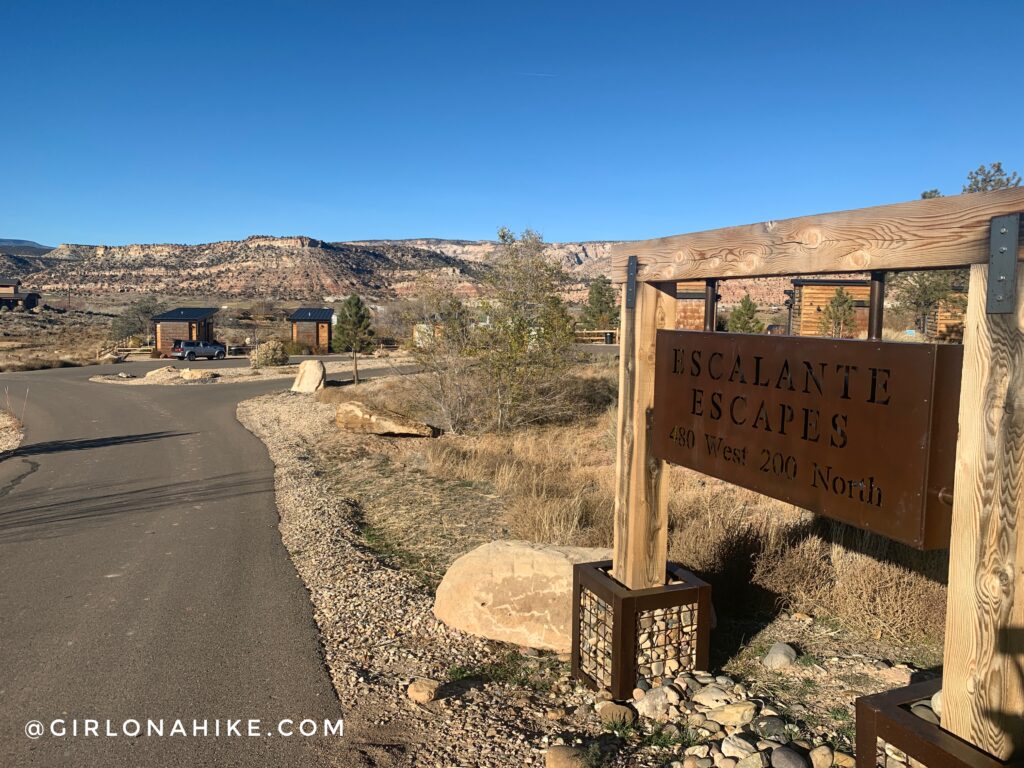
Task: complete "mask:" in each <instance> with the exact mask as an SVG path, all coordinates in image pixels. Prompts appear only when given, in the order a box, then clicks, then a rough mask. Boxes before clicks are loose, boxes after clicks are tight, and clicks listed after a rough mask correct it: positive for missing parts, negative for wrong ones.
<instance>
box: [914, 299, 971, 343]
mask: <svg viewBox="0 0 1024 768" xmlns="http://www.w3.org/2000/svg"><path fill="white" fill-rule="evenodd" d="M966 300H967V297H966V296H964V295H963V294H962V293H961V294H960V296H959V300H958V299H957V298H955V297H954V298H953V300H952V301H946V300H942V301H940V302H939V303H938V304H937V305H936V307H935V309H933V310H932V311H931V313H930V314H929V315H928V319H927V320H926V321H925V326H924V335H925V338H927V339H928V341H942V342H946V343H948V344H963V341H964V313H965V305H966V303H967V301H966Z"/></svg>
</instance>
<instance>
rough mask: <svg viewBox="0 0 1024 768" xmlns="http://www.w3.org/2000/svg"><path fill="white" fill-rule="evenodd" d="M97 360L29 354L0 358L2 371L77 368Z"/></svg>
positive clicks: (92, 363)
mask: <svg viewBox="0 0 1024 768" xmlns="http://www.w3.org/2000/svg"><path fill="white" fill-rule="evenodd" d="M96 362H97V361H96V360H95V358H92V357H49V356H44V355H36V354H29V355H25V356H21V355H8V356H5V357H4V359H2V360H0V373H20V372H22V371H42V370H47V369H49V368H77V367H79V366H82V365H94V364H95V363H96Z"/></svg>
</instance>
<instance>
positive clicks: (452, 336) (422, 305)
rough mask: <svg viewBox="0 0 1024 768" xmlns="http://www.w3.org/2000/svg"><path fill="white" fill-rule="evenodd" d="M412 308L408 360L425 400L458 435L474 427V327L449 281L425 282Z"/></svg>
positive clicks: (409, 321) (432, 279) (446, 426)
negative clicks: (420, 376) (421, 380)
mask: <svg viewBox="0 0 1024 768" xmlns="http://www.w3.org/2000/svg"><path fill="white" fill-rule="evenodd" d="M418 285H419V291H418V293H417V295H416V297H415V298H414V300H413V301H412V303H411V305H410V309H411V313H410V315H409V320H408V323H409V325H410V326H411V328H412V335H413V343H412V349H411V352H412V356H413V359H414V360H415V361H416V363H417V364H418V365H419V367H420V369H421V370H423V372H424V373H425V374H427V376H426V389H427V391H426V393H425V394H426V396H427V399H428V400H429V402H430V403H432V404H433V405H434V406H435V407H436V408H437V409H438V411H439V414H438V415H439V416H440V417H441V419H442V421H443V423H444V426H445V428H446V429H447V430H449V431H451V432H454V433H460V432H464V431H465V430H466V429H467V427H469V426H471V425H472V423H473V413H474V407H473V406H474V402H475V399H476V395H477V390H476V387H475V379H476V368H477V362H476V360H475V359H474V355H473V353H474V348H473V342H474V338H473V334H474V323H473V318H472V316H471V315H470V312H469V310H468V309H467V308H466V305H465V304H464V303H463V302H462V300H461V299H460V298H459V297H458V295H457V294H456V293H455V285H454V283H453V281H452V280H449V279H445V278H438V277H433V278H427V279H426V280H424V281H420V282H419V283H418Z"/></svg>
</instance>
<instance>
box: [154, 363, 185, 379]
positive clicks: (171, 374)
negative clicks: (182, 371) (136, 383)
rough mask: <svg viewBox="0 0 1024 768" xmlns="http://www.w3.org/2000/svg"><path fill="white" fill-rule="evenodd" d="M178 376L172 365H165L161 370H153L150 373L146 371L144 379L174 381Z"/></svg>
mask: <svg viewBox="0 0 1024 768" xmlns="http://www.w3.org/2000/svg"><path fill="white" fill-rule="evenodd" d="M178 376H179V372H178V369H177V368H175V367H174V366H173V365H165V366H163V367H161V368H154V369H153V370H152V371H147V372H146V378H147V379H150V380H153V379H156V380H157V381H160V380H168V379H176V378H178Z"/></svg>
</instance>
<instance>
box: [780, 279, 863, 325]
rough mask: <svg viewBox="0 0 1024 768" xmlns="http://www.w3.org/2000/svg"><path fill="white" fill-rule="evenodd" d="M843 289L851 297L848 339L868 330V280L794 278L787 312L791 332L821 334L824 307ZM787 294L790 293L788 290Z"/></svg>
mask: <svg viewBox="0 0 1024 768" xmlns="http://www.w3.org/2000/svg"><path fill="white" fill-rule="evenodd" d="M840 288H842V289H843V290H844V291H846V293H848V294H849V295H850V296H851V297H852V298H853V314H854V326H853V328H851V329H850V331H849V333H846V334H844V335H845V336H846V337H847V338H857V337H858V336H860V335H862V334H866V333H867V331H868V306H869V304H870V299H871V281H870V280H842V279H831V280H830V279H815V280H794V281H793V291H792V298H791V299H790V301H789V302H787V304H788V305H789V312H790V315H789V317H790V324H789V325H790V334H791V335H793V336H823V335H824V334H823V333H822V331H821V320H822V317H823V313H824V312H825V307H827V306H828V303H829V302H830V301H832V299H833V298H834V297H835V295H836V291H838V290H839V289H840ZM787 293H789V292H788V291H787Z"/></svg>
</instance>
